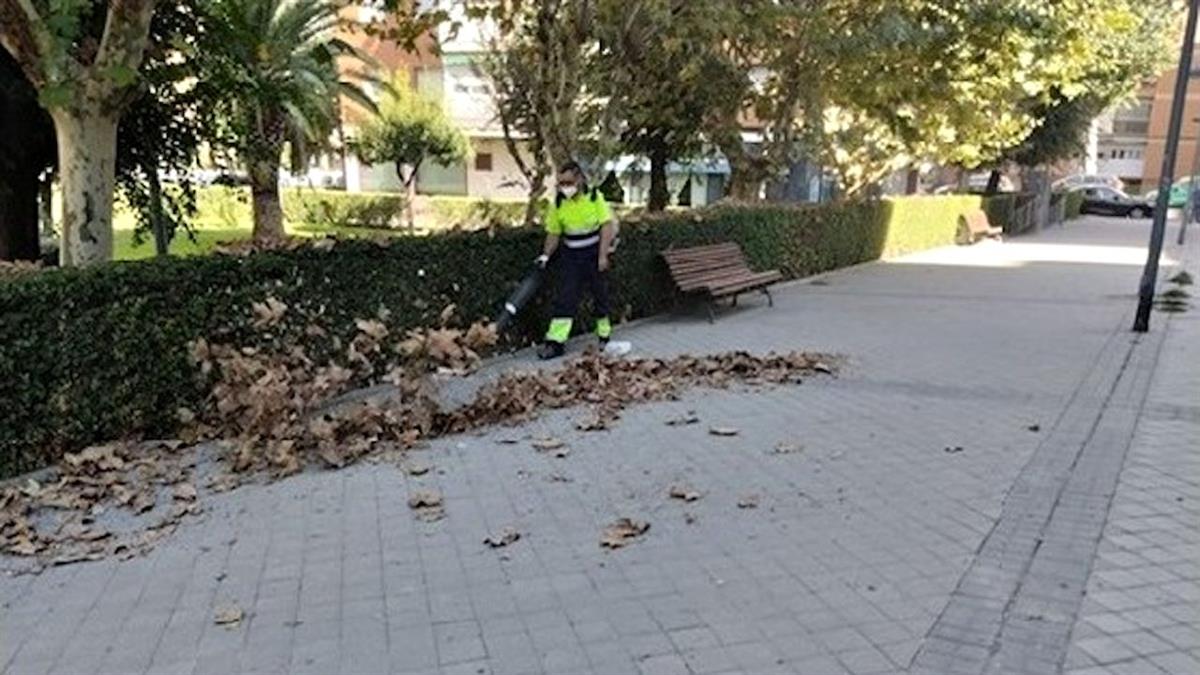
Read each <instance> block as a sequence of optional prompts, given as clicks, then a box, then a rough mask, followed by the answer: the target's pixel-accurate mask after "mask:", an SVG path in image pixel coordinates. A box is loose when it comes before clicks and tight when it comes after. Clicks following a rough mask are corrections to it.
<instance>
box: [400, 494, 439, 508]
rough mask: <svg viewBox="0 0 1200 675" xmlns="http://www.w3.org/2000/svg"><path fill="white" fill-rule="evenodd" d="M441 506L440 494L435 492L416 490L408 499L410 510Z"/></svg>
mask: <svg viewBox="0 0 1200 675" xmlns="http://www.w3.org/2000/svg"><path fill="white" fill-rule="evenodd" d="M441 505H442V493H440V492H438V491H437V490H417V491H416V492H414V493H413V494H412V496H410V497H409V498H408V507H409V508H411V509H426V508H437V507H440V506H441Z"/></svg>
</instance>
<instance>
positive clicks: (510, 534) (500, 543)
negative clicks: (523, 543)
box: [483, 527, 521, 548]
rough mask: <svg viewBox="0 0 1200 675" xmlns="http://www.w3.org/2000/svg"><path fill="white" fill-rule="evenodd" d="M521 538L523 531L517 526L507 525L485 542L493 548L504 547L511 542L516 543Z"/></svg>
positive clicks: (484, 541)
mask: <svg viewBox="0 0 1200 675" xmlns="http://www.w3.org/2000/svg"><path fill="white" fill-rule="evenodd" d="M520 538H521V533H520V532H518V531H517V529H516V528H515V527H505V528H503V529H501V530H500V531H499V532H497V533H496V534H493V535H491V536H489V537H488V538H486V539H484V540H483V543H485V544H487V545H488V546H490V547H492V548H504V547H505V546H508V545H509V544H513V543H515V542H516V541H517V540H519V539H520Z"/></svg>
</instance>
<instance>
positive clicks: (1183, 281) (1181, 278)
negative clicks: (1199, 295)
mask: <svg viewBox="0 0 1200 675" xmlns="http://www.w3.org/2000/svg"><path fill="white" fill-rule="evenodd" d="M1167 281H1169V282H1171V283H1173V284H1179V285H1180V286H1191V285H1192V283H1193V282H1192V275H1190V274H1188V273H1187V272H1186V271H1181V272H1177V273H1176V274H1175V276H1173V277H1171V278H1170V279H1167Z"/></svg>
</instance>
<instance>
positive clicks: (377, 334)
mask: <svg viewBox="0 0 1200 675" xmlns="http://www.w3.org/2000/svg"><path fill="white" fill-rule="evenodd" d="M354 325H355V326H356V327H357V328H358V330H359V332H360V333H362V334H363V335H366V336H367V337H369V338H371V339H372V340H376V341H379V340H382V339H384V338H385V337H387V335H388V329H387V326H385V325H383V322H381V321H376V320H375V319H355V320H354Z"/></svg>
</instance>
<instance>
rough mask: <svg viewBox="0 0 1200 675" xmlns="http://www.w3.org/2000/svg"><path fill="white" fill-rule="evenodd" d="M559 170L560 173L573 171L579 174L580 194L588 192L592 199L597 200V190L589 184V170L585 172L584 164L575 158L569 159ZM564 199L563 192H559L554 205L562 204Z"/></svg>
mask: <svg viewBox="0 0 1200 675" xmlns="http://www.w3.org/2000/svg"><path fill="white" fill-rule="evenodd" d="M558 172H559V173H573V174H575V175H576V176H578V177H579V192H580V194H583V193H587V194H588V195H589V196H590V197H591V199H592V201H596V191H595V190H593V189H592V188H591V186H589V185H588V180H587V172H585V171H584V170H583V165H582V164H580V163H579V162H577V161H575V160H573V159H571V160H567V161H566V162H564V163H563V165H562V166H560V167H558ZM563 199H564V197H563V193H562V192H558V193H557V194H556V195H555V196H554V205H555V206H561V205H562V202H563Z"/></svg>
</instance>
